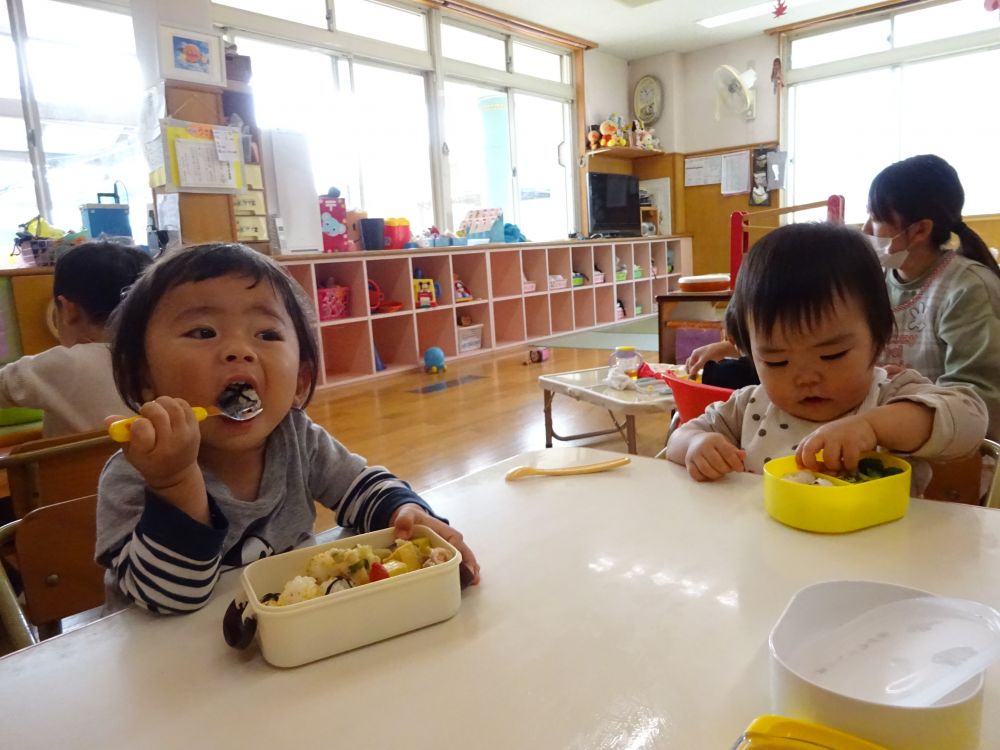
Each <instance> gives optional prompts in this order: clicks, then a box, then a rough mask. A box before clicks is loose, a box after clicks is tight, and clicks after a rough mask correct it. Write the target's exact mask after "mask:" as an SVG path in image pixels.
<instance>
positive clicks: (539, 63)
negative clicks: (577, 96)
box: [514, 42, 563, 81]
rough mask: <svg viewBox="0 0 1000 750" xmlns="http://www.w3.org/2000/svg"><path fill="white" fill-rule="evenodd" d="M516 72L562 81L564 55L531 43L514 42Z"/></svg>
mask: <svg viewBox="0 0 1000 750" xmlns="http://www.w3.org/2000/svg"><path fill="white" fill-rule="evenodd" d="M514 72H515V73H524V74H525V75H529V76H536V77H537V78H544V79H545V80H547V81H562V80H563V56H562V55H560V54H558V53H556V52H549V51H548V50H544V49H539V48H538V47H532V46H531V45H530V44H523V43H522V42H514Z"/></svg>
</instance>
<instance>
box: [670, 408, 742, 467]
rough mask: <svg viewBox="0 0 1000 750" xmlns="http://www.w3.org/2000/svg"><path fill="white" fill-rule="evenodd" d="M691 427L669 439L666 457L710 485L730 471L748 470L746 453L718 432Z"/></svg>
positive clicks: (681, 430) (678, 431) (679, 431)
mask: <svg viewBox="0 0 1000 750" xmlns="http://www.w3.org/2000/svg"><path fill="white" fill-rule="evenodd" d="M689 425H690V423H689V424H686V425H684V426H683V427H681V428H680V429H679V430H677V432H675V433H674V434H673V435H671V436H670V443H669V444H668V445H667V458H668V459H670V460H671V461H673V462H674V463H678V464H683V465H684V466H686V467H687V470H688V474H690V475H691V478H692V479H694V480H695V481H697V482H711V481H714V480H716V479H721V478H722V477H724V476H725V475H726V474H728V473H729V472H731V471H745V470H746V468H745V467H744V466H743V459H744V458H745V457H746V451H743V450H740V449H739V448H737V447H736V446H735V445H733V444H732V443H731V442H730V441H729V440H728V439H726V438H725V437H723V436H722V435H720V434H719V433H718V432H704V431H702V430H698V429H695V428H694V427H690V426H689Z"/></svg>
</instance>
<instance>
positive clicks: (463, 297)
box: [453, 274, 472, 302]
mask: <svg viewBox="0 0 1000 750" xmlns="http://www.w3.org/2000/svg"><path fill="white" fill-rule="evenodd" d="M453 278H454V279H455V301H456V302H471V301H472V292H470V291H469V290H468V289H466V288H465V284H463V283H462V280H461V279H460V278H458V274H454V275H453Z"/></svg>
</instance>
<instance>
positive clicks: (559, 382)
mask: <svg viewBox="0 0 1000 750" xmlns="http://www.w3.org/2000/svg"><path fill="white" fill-rule="evenodd" d="M607 377H608V368H607V367H594V368H591V369H589V370H574V371H572V372H560V373H556V374H554V375H541V376H539V378H538V385H539V386H540V387H541V388H542V392H543V406H544V409H545V447H546V448H551V447H552V439H553V438H555V439H556V440H563V441H566V440H582V439H583V438H590V437H597V436H599V435H611V434H613V433H615V432H617V433H619V434H621V436H622V438H623V439H624V440H625V443H626V445H628V452H629V453H633V454H635V453H638V450H637V449H636V444H635V415H636V414H651V413H653V414H655V413H658V412H660V413H662V412H665V413H667V414H669V413H670V412H671V411H673V409H674V397H673V394H672V393H670V392H669V391H667V392H666V393H662V392H651V391H647V390H625V391H619V390H616V389H614V388H611V387H610V386H608V385H606V384H605V380H606V379H607ZM557 393H561V394H563V395H564V396H569V397H570V398H572V399H575V400H577V401H585V402H587V403H589V404H596V405H597V406H600V407H603V408H605V409H607V410H608V414H610V415H611V421H612V422H613V423H614V425H615V426H614V427H613V428H612V429H609V430H597V431H595V432H582V433H579V434H577V435H566V436H562V435H558V434H556V431H555V429H554V428H553V426H552V399H553V397H554V396H555V395H556V394H557ZM615 412H620V413H622V414H624V415H625V423H624V424H621V423H620V422H619V421H618V418H617V417H616V416H615ZM664 436H666V430H664Z"/></svg>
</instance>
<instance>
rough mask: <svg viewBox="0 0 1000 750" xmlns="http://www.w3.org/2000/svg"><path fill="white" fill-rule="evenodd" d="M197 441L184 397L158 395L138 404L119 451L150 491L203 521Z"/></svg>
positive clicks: (205, 507)
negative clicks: (136, 411)
mask: <svg viewBox="0 0 1000 750" xmlns="http://www.w3.org/2000/svg"><path fill="white" fill-rule="evenodd" d="M200 445H201V431H200V429H199V427H198V420H197V419H195V416H194V412H193V411H192V410H191V407H190V405H189V404H188V403H187V401H185V400H184V399H180V398H171V397H169V396H161V397H160V398H158V399H156V401H147V402H146V403H145V404H143V405H142V408H141V409H140V410H139V419H137V420H136V421H135V422H133V423H132V426H131V428H130V439H129V441H128V442H127V443H123V444H122V452H123V453H124V454H125V458H127V459H128V461H129V463H130V464H132V465H133V466H134V467H135V468H136V470H137V471H138V472H139V473H140V474H142V476H143V478H144V479H145V480H146V484H147V486H148V487H149V489H150V491H151V492H153V493H154V494H156V495H157V496H159V497H160V498H162V499H163V500H164V501H165V502H167V503H168V504H170V505H173V506H175V507H176V508H177V509H178V510H181V511H183V512H184V513H186V514H187V515H189V516H191V518H193V519H194V520H196V521H199V522H201V523H203V524H206V525H207V524H208V523H209V513H208V493H207V492H206V491H205V479H204V477H202V474H201V468H200V467H199V466H198V448H199V446H200Z"/></svg>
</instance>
